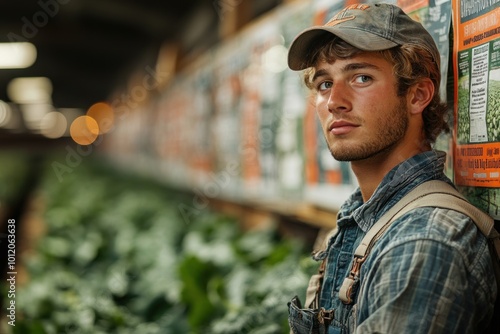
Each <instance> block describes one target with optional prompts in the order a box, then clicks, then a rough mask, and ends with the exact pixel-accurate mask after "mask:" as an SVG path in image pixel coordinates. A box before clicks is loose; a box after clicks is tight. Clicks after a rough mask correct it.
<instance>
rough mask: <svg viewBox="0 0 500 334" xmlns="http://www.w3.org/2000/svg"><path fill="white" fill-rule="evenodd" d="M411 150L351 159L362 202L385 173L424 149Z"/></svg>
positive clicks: (369, 195) (370, 195)
mask: <svg viewBox="0 0 500 334" xmlns="http://www.w3.org/2000/svg"><path fill="white" fill-rule="evenodd" d="M428 150H430V147H429V148H428V149H424V150H413V151H406V152H395V151H391V152H390V153H385V154H384V153H380V154H378V155H376V156H373V157H371V158H368V159H364V160H359V161H352V162H351V168H352V171H353V172H354V175H356V178H357V180H358V184H359V188H360V190H361V194H362V196H363V202H366V201H368V200H369V199H370V198H371V197H372V195H373V193H374V192H375V190H376V189H377V187H378V186H379V185H380V183H381V182H382V180H383V178H384V177H385V176H386V175H387V173H388V172H389V171H390V170H391V169H393V168H394V167H395V166H397V165H399V164H400V163H401V162H403V161H405V160H407V159H409V158H411V157H413V156H415V155H417V154H419V153H422V152H425V151H428Z"/></svg>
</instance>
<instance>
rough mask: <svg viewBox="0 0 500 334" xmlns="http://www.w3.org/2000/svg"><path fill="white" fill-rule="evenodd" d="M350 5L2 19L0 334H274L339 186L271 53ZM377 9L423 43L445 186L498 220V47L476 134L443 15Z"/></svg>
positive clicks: (113, 6)
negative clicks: (400, 15) (437, 95)
mask: <svg viewBox="0 0 500 334" xmlns="http://www.w3.org/2000/svg"><path fill="white" fill-rule="evenodd" d="M470 1H471V2H472V0H470ZM358 2H363V1H347V0H254V1H251V0H191V1H177V0H175V1H152V0H143V1H138V0H39V1H27V0H19V1H10V2H3V3H1V4H0V229H1V230H0V265H1V269H2V271H1V274H0V275H1V276H2V283H1V284H0V287H1V289H2V293H1V294H0V296H1V297H2V300H1V304H2V308H1V310H0V316H1V319H0V333H2V334H4V333H5V334H11V333H23V334H25V333H35V334H38V333H41V334H52V333H54V334H61V333H92V334H95V333H134V334H135V333H141V334H143V333H176V334H178V333H254V334H257V333H260V334H267V333H268V334H270V333H288V328H287V323H286V317H287V314H286V312H287V308H286V302H287V301H288V300H289V299H290V298H292V297H293V296H294V295H295V294H299V295H300V294H302V295H303V294H305V287H306V285H307V281H308V278H309V276H310V274H311V273H312V272H314V271H315V270H316V264H315V263H312V260H311V259H309V254H310V252H311V250H313V249H314V248H317V247H318V245H319V244H320V243H321V241H322V238H323V236H324V235H325V234H326V233H327V232H328V231H329V230H331V229H332V228H334V227H335V223H336V222H335V217H336V212H337V210H338V208H339V206H340V204H341V203H342V202H343V201H344V200H345V199H346V198H347V196H348V195H349V194H350V193H351V192H352V191H353V190H354V189H355V187H356V183H355V180H354V178H353V175H352V174H351V172H350V168H349V165H348V164H347V163H344V162H339V161H335V160H333V159H332V158H331V155H330V153H329V151H328V149H327V147H326V144H325V143H324V140H323V135H322V133H321V130H320V129H319V128H318V124H317V120H316V118H315V110H314V106H313V103H312V100H311V99H310V97H309V94H308V91H307V90H306V88H305V87H304V85H303V84H302V82H301V77H300V74H299V73H295V72H292V71H290V70H288V68H287V65H286V55H287V48H288V46H289V45H290V43H291V41H292V39H293V37H294V36H295V35H296V34H297V33H298V32H299V31H301V30H302V29H303V28H304V27H307V26H309V25H311V24H312V23H318V24H321V23H324V22H325V20H327V19H328V18H329V17H330V16H331V15H332V14H333V13H334V12H336V11H337V10H339V9H340V8H342V7H344V6H345V5H346V4H348V3H349V4H351V3H358ZM364 2H374V1H364ZM386 2H387V1H386ZM388 2H394V3H398V4H399V5H400V6H402V7H403V9H404V10H405V11H406V12H407V13H409V14H410V16H412V17H413V18H414V19H416V20H419V21H420V22H422V24H423V25H424V27H426V29H428V30H429V32H430V33H431V35H432V36H433V38H434V39H435V41H436V43H437V44H438V47H439V50H440V54H441V61H442V83H441V85H442V87H443V89H442V92H443V96H442V97H443V99H445V100H447V101H448V102H449V106H450V125H451V126H452V128H454V130H455V131H454V133H452V134H448V135H443V136H442V137H440V138H439V139H438V142H437V144H436V148H437V149H440V150H444V151H446V152H448V153H449V155H448V162H447V166H446V168H447V170H446V172H447V174H448V175H449V176H450V177H451V178H454V179H455V180H456V184H457V185H458V186H459V187H460V189H461V190H462V191H463V193H464V194H466V196H467V197H468V198H469V199H470V200H471V201H472V202H473V203H474V204H476V205H477V206H479V207H480V208H482V209H483V210H484V211H486V212H488V213H490V214H491V215H492V216H493V217H494V218H495V219H497V220H498V219H500V211H499V205H500V200H499V198H500V178H499V177H498V166H499V164H500V162H499V161H500V148H499V142H500V132H499V131H498V124H499V123H498V122H497V120H498V119H500V109H499V108H498V107H495V106H497V105H498V104H495V103H496V102H495V101H498V98H497V97H498V96H500V95H498V94H500V81H499V79H498V78H499V77H498V73H499V71H500V62H499V61H498V60H499V59H500V57H499V56H498V54H499V52H500V51H499V48H498V45H500V44H498V36H497V35H494V34H493V35H491V34H490V35H489V36H490V37H488V38H487V39H484V40H482V41H481V43H483V42H484V43H489V44H490V45H491V47H490V50H491V57H490V58H491V59H490V60H491V61H490V69H489V70H490V72H489V73H490V82H489V89H488V90H487V94H488V96H487V99H486V98H485V99H484V100H485V101H493V102H492V103H490V104H489V105H488V106H485V108H486V109H485V112H484V113H485V114H486V118H484V119H483V118H481V119H479V118H474V117H472V116H471V115H470V113H469V106H470V96H469V95H470V94H471V93H470V89H469V88H470V86H469V85H470V80H469V72H468V71H469V70H470V68H471V67H472V65H471V64H469V63H472V60H470V57H468V55H469V53H470V52H471V51H470V50H469V49H466V48H465V46H464V47H463V48H462V49H460V50H459V49H457V48H456V45H455V44H456V43H455V42H456V41H461V38H463V36H462V35H459V31H462V30H464V29H465V28H464V27H462V26H460V24H459V23H456V22H455V23H454V22H452V11H453V10H457V6H459V4H458V2H454V1H451V0H444V1H417V0H410V1H396V0H392V1H388ZM466 2H468V1H465V2H462V3H466ZM498 13H499V8H498V6H497V5H492V7H491V8H489V7H488V8H485V9H484V10H483V11H482V12H481V13H480V14H481V15H484V16H485V17H489V19H488V20H486V19H485V20H482V21H481V22H498V21H494V20H493V19H496V18H497V17H498ZM478 15H479V14H478ZM495 15H496V16H495ZM478 17H479V16H478ZM480 19H481V17H479V18H477V17H475V16H474V17H473V18H471V20H472V22H475V21H474V20H480ZM464 22H465V20H464ZM471 24H472V23H471ZM452 26H454V27H455V29H450V28H451V27H452ZM469 28H470V27H469ZM484 28H485V29H487V28H488V27H484ZM485 36H486V35H485ZM454 43H455V44H454ZM463 45H466V44H465V42H464V43H463ZM468 45H469V46H468V47H471V48H472V47H476V46H477V45H478V43H475V42H473V43H470V44H468ZM468 47H467V48H468ZM459 52H460V54H461V55H462V56H461V58H460V61H461V63H460V69H461V72H457V66H456V65H457V59H456V58H457V56H458V55H459ZM486 119H487V121H486ZM483 121H484V124H482V123H481V124H479V123H480V122H483ZM478 124H479V125H481V126H478ZM483 125H484V126H483ZM477 138H481V140H478V139H477ZM459 148H460V149H459ZM462 152H484V156H481V157H477V158H478V159H479V158H481V159H483V160H481V159H479V160H477V159H476V157H475V156H474V157H471V158H469V157H468V156H467V155H462ZM486 152H489V153H488V155H486V154H487V153H486ZM473 159H476V160H477V161H478V162H484V166H483V167H484V168H483V167H481V168H479V167H478V168H476V167H474V162H475V161H476V160H473ZM11 278H12V279H11ZM13 324H15V326H13Z"/></svg>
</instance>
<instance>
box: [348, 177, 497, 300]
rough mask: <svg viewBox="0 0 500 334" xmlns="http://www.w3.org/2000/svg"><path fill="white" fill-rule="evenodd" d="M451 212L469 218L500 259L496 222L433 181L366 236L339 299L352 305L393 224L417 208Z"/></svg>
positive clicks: (383, 218) (359, 247) (446, 186)
mask: <svg viewBox="0 0 500 334" xmlns="http://www.w3.org/2000/svg"><path fill="white" fill-rule="evenodd" d="M426 206H430V207H439V208H448V209H452V210H455V211H458V212H461V213H463V214H465V215H467V216H469V217H470V218H471V219H472V220H474V222H475V223H476V225H477V226H478V228H479V229H480V230H481V232H482V233H483V234H484V235H485V236H486V237H487V238H488V239H489V240H490V241H492V244H493V247H494V250H495V251H496V252H497V256H500V235H499V233H498V232H497V231H496V230H495V228H494V221H493V218H491V217H490V216H489V215H487V214H486V213H484V212H482V211H481V210H479V209H478V208H476V207H475V206H474V205H472V204H470V203H469V202H468V201H467V200H466V199H465V198H464V197H463V196H462V195H461V194H460V193H459V192H458V191H457V190H456V189H455V188H453V187H452V186H451V185H449V184H448V183H446V182H444V181H439V180H433V181H427V182H425V183H422V184H420V185H419V186H417V187H416V188H415V189H413V190H412V191H410V192H409V193H408V194H407V195H406V196H404V197H403V198H402V199H401V200H400V201H399V202H398V203H396V204H395V205H394V206H393V207H392V208H391V209H389V211H387V212H386V213H385V214H384V215H383V216H382V217H381V218H380V219H379V220H378V221H377V222H376V223H375V225H373V227H372V228H371V229H370V230H369V231H368V232H367V233H366V235H365V237H364V238H363V239H362V241H361V243H360V245H359V246H358V247H357V248H356V250H355V252H354V260H353V263H352V267H351V271H350V273H349V276H348V277H346V278H345V279H344V282H343V283H342V286H341V288H340V291H339V298H340V299H341V300H342V302H344V303H345V304H351V303H353V300H352V289H353V287H354V285H355V282H356V281H358V280H359V272H360V268H361V265H362V263H363V262H364V261H365V260H366V257H367V256H368V254H369V253H370V251H371V249H372V247H373V245H374V244H375V243H376V242H377V240H378V239H380V237H381V236H382V235H383V234H384V232H385V231H386V230H387V228H388V227H389V226H390V224H391V222H392V221H393V220H395V219H396V218H398V217H400V216H402V215H404V214H405V213H407V212H408V211H410V210H413V209H415V208H418V207H426Z"/></svg>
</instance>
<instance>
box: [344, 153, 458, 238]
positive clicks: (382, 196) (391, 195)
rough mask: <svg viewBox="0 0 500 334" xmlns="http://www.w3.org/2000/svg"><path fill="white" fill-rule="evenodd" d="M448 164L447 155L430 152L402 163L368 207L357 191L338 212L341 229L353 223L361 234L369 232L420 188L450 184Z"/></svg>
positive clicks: (369, 202)
mask: <svg viewBox="0 0 500 334" xmlns="http://www.w3.org/2000/svg"><path fill="white" fill-rule="evenodd" d="M445 160H446V154H445V153H444V152H441V151H427V152H424V153H420V154H417V155H415V156H413V157H411V158H409V159H408V160H405V161H403V162H402V163H400V164H399V165H397V166H395V167H394V168H393V169H392V170H391V171H389V173H387V175H386V176H385V177H384V179H383V180H382V182H381V183H380V184H379V186H378V187H377V189H375V192H374V193H373V195H372V197H371V198H370V199H369V200H368V201H366V203H363V198H362V196H361V191H360V189H359V188H358V189H356V190H355V191H354V193H353V194H352V195H351V196H350V197H349V199H348V200H347V201H346V202H345V203H344V204H343V205H342V207H341V209H340V211H339V214H338V219H337V224H338V226H339V227H342V225H345V224H347V223H348V221H350V220H351V219H354V221H355V222H356V223H357V224H358V226H359V227H360V228H361V230H363V231H364V232H367V231H368V230H369V229H370V228H371V227H372V226H373V224H375V222H376V221H377V220H378V219H379V218H380V217H381V216H382V215H383V214H384V213H385V212H386V211H387V210H389V209H390V208H391V207H392V206H393V205H394V204H395V203H396V202H397V201H399V199H401V198H402V197H403V196H404V195H405V194H406V193H408V192H409V191H410V190H412V189H413V188H415V187H416V186H417V185H418V184H420V183H422V182H425V181H428V180H434V179H443V180H447V181H448V182H451V181H449V179H448V178H447V177H446V176H445V174H444V172H443V170H444V164H445Z"/></svg>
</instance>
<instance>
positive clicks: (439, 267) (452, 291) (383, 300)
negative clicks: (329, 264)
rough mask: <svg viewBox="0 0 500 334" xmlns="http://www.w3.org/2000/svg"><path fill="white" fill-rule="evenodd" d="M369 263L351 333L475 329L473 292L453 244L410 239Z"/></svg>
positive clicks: (462, 330)
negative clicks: (354, 327)
mask: <svg viewBox="0 0 500 334" xmlns="http://www.w3.org/2000/svg"><path fill="white" fill-rule="evenodd" d="M371 268H372V269H371V270H370V271H369V272H367V273H366V275H365V277H364V278H363V277H362V279H363V280H364V282H363V286H362V288H361V291H360V296H359V298H358V306H359V315H358V327H357V330H356V333H358V334H361V333H412V334H418V333H471V332H474V329H473V328H471V327H473V326H474V324H475V323H476V324H477V321H476V320H477V319H471V317H472V316H474V315H472V314H473V313H474V310H476V311H475V313H478V312H477V302H478V301H477V295H475V294H474V292H473V291H472V287H471V286H470V277H469V273H468V270H467V269H465V268H466V265H465V263H464V257H463V256H462V254H461V253H460V251H458V250H457V249H456V248H453V247H452V246H450V245H447V244H445V243H443V242H438V241H435V240H430V239H418V240H411V241H407V242H404V243H400V244H399V245H397V246H395V247H392V248H390V249H389V250H388V251H387V252H386V253H384V254H381V255H380V256H378V257H377V259H376V262H375V263H374V265H372V266H371ZM472 320H474V321H472Z"/></svg>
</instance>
